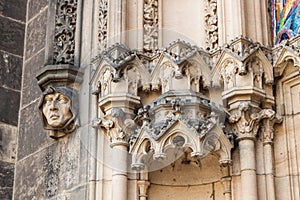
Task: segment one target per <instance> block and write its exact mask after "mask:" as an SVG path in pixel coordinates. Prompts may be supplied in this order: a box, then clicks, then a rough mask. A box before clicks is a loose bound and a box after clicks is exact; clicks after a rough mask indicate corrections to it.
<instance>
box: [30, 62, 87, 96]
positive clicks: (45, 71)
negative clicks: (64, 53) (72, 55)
mask: <svg viewBox="0 0 300 200" xmlns="http://www.w3.org/2000/svg"><path fill="white" fill-rule="evenodd" d="M82 77H83V71H82V70H81V69H79V68H78V67H74V66H73V65H68V64H66V65H47V66H45V67H43V68H42V69H41V70H39V71H38V72H37V75H36V79H37V80H38V85H39V86H40V88H41V90H42V91H44V90H45V89H46V88H47V87H48V86H50V85H52V86H68V87H71V88H74V89H78V87H79V84H80V83H81V82H82Z"/></svg>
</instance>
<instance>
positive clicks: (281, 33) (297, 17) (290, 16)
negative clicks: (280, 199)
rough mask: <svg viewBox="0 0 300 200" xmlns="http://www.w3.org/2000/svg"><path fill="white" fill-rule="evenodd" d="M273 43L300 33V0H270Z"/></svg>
mask: <svg viewBox="0 0 300 200" xmlns="http://www.w3.org/2000/svg"><path fill="white" fill-rule="evenodd" d="M270 1H271V11H272V23H273V39H274V44H278V43H280V42H281V41H282V40H286V39H290V38H292V37H294V36H296V35H297V34H299V33H300V0H270Z"/></svg>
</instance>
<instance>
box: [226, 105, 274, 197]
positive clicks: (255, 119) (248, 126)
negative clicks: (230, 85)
mask: <svg viewBox="0 0 300 200" xmlns="http://www.w3.org/2000/svg"><path fill="white" fill-rule="evenodd" d="M273 113H274V111H273V110H271V109H263V110H260V109H259V108H256V107H252V106H251V105H250V103H249V102H242V103H240V105H239V107H238V110H237V112H236V113H235V114H233V115H231V116H230V118H229V121H230V122H231V123H234V126H235V133H236V135H237V136H238V138H237V140H238V142H239V149H240V164H241V184H242V200H257V198H258V197H257V177H256V157H255V141H256V135H257V131H258V129H259V122H260V120H261V119H267V118H270V117H271V115H273Z"/></svg>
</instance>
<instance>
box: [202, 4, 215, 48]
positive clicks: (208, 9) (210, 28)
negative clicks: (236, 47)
mask: <svg viewBox="0 0 300 200" xmlns="http://www.w3.org/2000/svg"><path fill="white" fill-rule="evenodd" d="M205 24H206V26H205V30H206V48H207V49H208V50H211V49H214V48H216V47H217V46H218V16H217V0H206V5H205Z"/></svg>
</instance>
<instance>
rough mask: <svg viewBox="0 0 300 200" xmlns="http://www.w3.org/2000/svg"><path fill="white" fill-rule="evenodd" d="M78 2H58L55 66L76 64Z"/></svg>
mask: <svg viewBox="0 0 300 200" xmlns="http://www.w3.org/2000/svg"><path fill="white" fill-rule="evenodd" d="M76 21H77V0H57V4H56V16H55V32H54V64H71V65H73V64H74V53H75V30H76Z"/></svg>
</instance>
